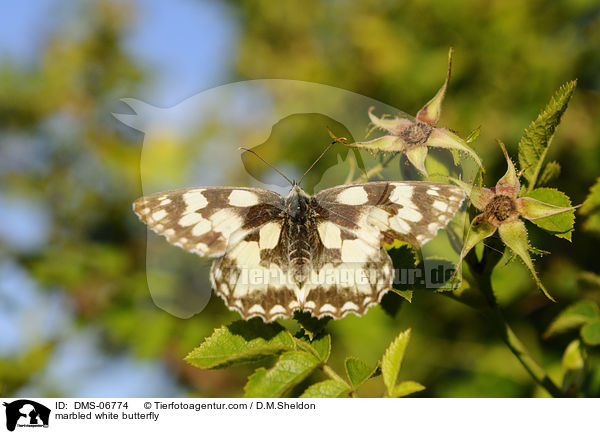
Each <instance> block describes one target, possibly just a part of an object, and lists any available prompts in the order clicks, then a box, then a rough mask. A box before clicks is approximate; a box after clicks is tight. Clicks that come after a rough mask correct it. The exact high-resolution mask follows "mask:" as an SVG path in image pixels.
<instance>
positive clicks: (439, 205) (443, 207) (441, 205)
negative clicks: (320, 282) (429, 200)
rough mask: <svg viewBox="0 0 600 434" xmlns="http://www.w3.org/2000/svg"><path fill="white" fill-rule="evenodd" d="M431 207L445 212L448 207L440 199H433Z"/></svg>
mask: <svg viewBox="0 0 600 434" xmlns="http://www.w3.org/2000/svg"><path fill="white" fill-rule="evenodd" d="M433 207H434V208H435V209H437V210H439V211H442V212H445V211H446V210H447V209H448V204H447V203H446V202H442V201H441V200H435V201H433Z"/></svg>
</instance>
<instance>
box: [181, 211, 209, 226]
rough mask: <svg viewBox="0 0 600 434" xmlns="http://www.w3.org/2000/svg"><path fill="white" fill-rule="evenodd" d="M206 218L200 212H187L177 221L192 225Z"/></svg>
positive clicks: (184, 224)
mask: <svg viewBox="0 0 600 434" xmlns="http://www.w3.org/2000/svg"><path fill="white" fill-rule="evenodd" d="M202 220H204V219H203V218H202V216H201V215H200V214H198V213H195V212H192V213H190V214H186V215H184V216H183V217H181V218H180V219H179V221H178V222H177V223H178V224H179V225H180V226H192V225H195V224H196V223H199V222H200V221H202Z"/></svg>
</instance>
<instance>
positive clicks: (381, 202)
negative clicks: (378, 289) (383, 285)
mask: <svg viewBox="0 0 600 434" xmlns="http://www.w3.org/2000/svg"><path fill="white" fill-rule="evenodd" d="M464 199H465V193H464V191H463V190H462V189H461V188H459V187H456V186H454V185H450V184H443V183H438V182H423V181H405V182H369V183H364V184H352V185H341V186H337V187H333V188H329V189H326V190H323V191H320V192H319V193H317V194H316V195H315V200H316V201H317V202H318V203H319V205H320V207H321V208H322V209H324V210H325V211H326V214H325V215H324V219H323V221H324V223H325V224H328V223H329V222H331V223H334V224H335V225H337V226H339V227H340V228H344V229H346V230H349V231H351V232H352V233H354V234H356V235H357V236H358V237H359V238H360V239H362V240H364V241H365V242H368V243H370V244H373V245H376V246H381V243H382V242H384V243H387V244H391V243H392V242H393V241H394V240H400V241H403V242H406V243H409V244H412V245H414V246H416V247H421V246H423V244H425V243H426V242H427V241H429V240H431V239H432V238H433V237H435V235H436V234H437V231H438V230H439V229H441V228H443V227H445V226H446V225H447V224H448V222H449V221H450V220H451V219H452V217H453V216H454V214H455V213H456V211H457V210H458V209H459V208H460V205H461V203H462V202H463V200H464Z"/></svg>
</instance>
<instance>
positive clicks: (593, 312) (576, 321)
mask: <svg viewBox="0 0 600 434" xmlns="http://www.w3.org/2000/svg"><path fill="white" fill-rule="evenodd" d="M599 318H600V311H599V310H598V306H597V305H596V303H594V302H593V301H589V300H583V301H580V302H578V303H575V304H573V305H571V306H569V307H567V308H566V309H565V310H563V311H562V312H561V313H560V314H558V316H557V317H556V318H555V319H554V321H552V322H551V323H550V325H549V326H548V329H547V330H546V332H545V333H544V336H545V337H549V336H553V335H555V334H558V333H564V332H566V331H568V330H571V329H574V328H578V327H581V326H582V325H584V324H588V323H590V322H592V321H595V320H597V319H599Z"/></svg>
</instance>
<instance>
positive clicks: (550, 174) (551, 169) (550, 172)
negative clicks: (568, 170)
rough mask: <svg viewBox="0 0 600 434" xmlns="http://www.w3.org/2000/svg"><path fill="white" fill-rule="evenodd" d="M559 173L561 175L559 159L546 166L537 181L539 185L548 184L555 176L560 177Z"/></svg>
mask: <svg viewBox="0 0 600 434" xmlns="http://www.w3.org/2000/svg"><path fill="white" fill-rule="evenodd" d="M558 175H560V164H558V162H557V161H551V162H549V163H548V164H546V167H544V170H543V171H542V174H541V175H540V178H539V180H538V182H537V183H538V185H546V184H548V183H549V182H550V181H552V180H553V179H554V178H558Z"/></svg>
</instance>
